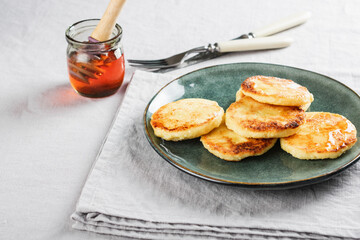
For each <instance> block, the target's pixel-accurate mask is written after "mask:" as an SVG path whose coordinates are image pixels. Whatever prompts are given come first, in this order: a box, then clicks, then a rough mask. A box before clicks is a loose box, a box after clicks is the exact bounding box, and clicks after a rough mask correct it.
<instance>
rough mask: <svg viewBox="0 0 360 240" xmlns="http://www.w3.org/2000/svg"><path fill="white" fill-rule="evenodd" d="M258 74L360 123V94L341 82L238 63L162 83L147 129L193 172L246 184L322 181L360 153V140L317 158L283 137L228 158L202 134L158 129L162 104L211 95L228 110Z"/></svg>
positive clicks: (155, 143) (157, 145)
mask: <svg viewBox="0 0 360 240" xmlns="http://www.w3.org/2000/svg"><path fill="white" fill-rule="evenodd" d="M254 75H265V76H275V77H280V78H287V79H292V80H293V81H295V82H297V83H299V84H301V85H303V86H305V87H307V88H308V89H309V91H310V92H311V93H312V94H313V95H314V98H315V100H314V102H313V103H312V105H311V107H310V109H309V110H308V111H325V112H332V113H338V114H341V115H343V116H345V117H346V118H348V119H349V120H350V121H351V122H352V123H353V124H354V125H355V126H356V127H357V129H360V117H359V116H360V97H359V96H358V95H357V94H356V93H355V92H354V91H352V90H351V89H349V88H348V87H346V86H345V85H343V84H342V83H340V82H338V81H336V80H334V79H332V78H330V77H327V76H324V75H321V74H318V73H314V72H310V71H306V70H302V69H298V68H293V67H288V66H281V65H273V64H264V63H237V64H226V65H218V66H214V67H208V68H204V69H200V70H197V71H194V72H191V73H189V74H186V75H184V76H181V77H179V78H177V79H175V80H173V81H171V82H170V83H169V84H167V85H166V86H165V87H163V88H162V89H161V90H160V91H159V92H158V93H157V94H156V95H155V96H154V97H153V98H152V99H151V101H150V102H149V104H148V105H147V107H146V109H145V113H144V124H145V132H146V136H147V138H148V140H149V142H150V144H151V146H152V147H153V148H154V149H155V151H156V152H157V153H158V154H160V156H162V157H163V158H164V159H165V160H166V161H168V162H169V163H171V164H172V165H173V166H175V167H177V168H179V169H180V170H182V171H184V172H187V173H189V174H191V175H193V176H196V177H199V178H202V179H206V180H209V181H212V182H217V183H224V184H233V185H237V186H240V187H246V188H262V189H284V188H293V187H300V186H305V185H309V184H313V183H318V182H321V181H324V180H326V179H329V178H330V177H333V176H335V175H336V174H338V173H340V172H341V171H342V170H344V169H346V168H347V167H349V166H351V165H352V164H354V163H355V162H356V161H357V160H358V159H359V157H360V141H358V142H357V143H356V144H355V146H354V147H353V148H351V149H350V150H349V151H347V152H346V153H344V154H343V155H342V156H340V157H339V158H337V159H326V160H314V161H306V160H299V159H296V158H294V157H292V156H291V155H290V154H288V153H286V152H284V151H283V150H282V149H281V148H280V146H279V142H278V143H277V144H276V145H275V147H273V148H272V149H271V150H269V151H268V152H267V153H265V154H264V155H261V156H257V157H249V158H246V159H244V160H242V161H240V162H226V161H224V160H221V159H220V158H217V157H215V156H214V155H212V154H211V153H209V152H208V151H207V150H206V149H205V148H204V147H203V146H202V144H201V142H200V140H199V139H198V138H197V139H193V140H187V141H182V142H170V141H165V140H163V139H161V138H158V137H156V136H155V135H154V132H153V129H152V127H151V125H150V118H151V115H152V114H153V113H154V112H155V111H156V110H157V109H158V108H159V107H161V106H162V105H164V104H166V103H169V102H172V101H175V100H179V99H183V98H206V99H210V100H214V101H216V102H218V103H219V105H220V106H221V107H223V108H224V109H225V110H226V109H227V108H228V106H229V105H230V104H231V103H232V102H234V101H235V93H236V91H237V90H238V89H239V87H240V85H241V83H242V81H243V80H245V79H246V78H248V77H250V76H254ZM358 134H359V133H358ZM358 138H359V136H358Z"/></svg>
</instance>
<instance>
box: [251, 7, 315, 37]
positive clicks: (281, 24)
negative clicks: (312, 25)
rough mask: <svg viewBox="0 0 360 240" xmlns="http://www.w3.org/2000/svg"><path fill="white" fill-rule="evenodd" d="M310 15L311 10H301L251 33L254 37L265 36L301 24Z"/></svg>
mask: <svg viewBox="0 0 360 240" xmlns="http://www.w3.org/2000/svg"><path fill="white" fill-rule="evenodd" d="M310 17H311V12H301V13H297V14H295V15H291V16H289V17H286V18H284V19H282V20H280V21H277V22H275V23H273V24H271V25H268V26H266V27H264V28H261V29H258V30H257V31H254V32H253V34H254V35H255V37H266V36H270V35H273V34H275V33H278V32H282V31H284V30H286V29H289V28H293V27H295V26H298V25H300V24H303V23H305V22H306V20H308V19H309V18H310Z"/></svg>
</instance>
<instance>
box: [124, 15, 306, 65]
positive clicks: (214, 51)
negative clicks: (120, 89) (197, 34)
mask: <svg viewBox="0 0 360 240" xmlns="http://www.w3.org/2000/svg"><path fill="white" fill-rule="evenodd" d="M310 17H311V13H310V12H308V11H304V12H299V13H296V14H293V15H290V16H287V17H285V18H283V19H281V20H279V21H277V22H274V23H272V24H270V25H267V26H265V27H263V28H261V29H258V30H257V31H254V32H250V33H248V34H243V35H241V36H240V37H237V38H235V39H232V41H231V42H233V43H232V44H230V45H232V46H233V49H230V51H226V50H225V49H224V48H221V47H219V45H221V44H219V43H218V44H209V45H207V46H204V47H198V48H193V49H190V50H189V51H186V52H183V53H180V54H177V55H174V56H172V57H169V58H164V59H158V60H133V59H129V60H128V62H129V63H130V65H131V66H134V67H141V68H146V69H147V70H154V69H155V68H158V69H162V68H168V69H170V68H173V67H176V66H178V65H180V64H181V63H183V62H186V63H187V64H190V65H192V64H194V63H197V62H199V61H205V60H209V59H212V58H215V57H219V56H221V55H223V54H224V53H225V52H232V51H247V50H261V49H273V48H280V47H279V46H278V47H272V46H268V47H265V46H263V47H262V48H261V47H259V46H258V48H256V49H252V48H251V47H250V46H248V47H249V49H246V48H241V49H240V50H239V49H236V48H235V46H234V45H236V44H237V43H239V44H240V42H236V41H237V40H238V39H241V40H240V41H241V42H243V44H244V45H247V44H248V43H252V44H254V45H256V44H257V43H258V44H260V43H259V42H257V41H260V42H261V43H264V42H262V41H267V40H266V39H265V40H258V39H260V38H267V37H269V36H271V35H273V34H276V33H279V32H282V31H285V30H287V29H290V28H293V27H295V26H298V25H301V24H303V23H305V22H306V21H307V20H308V19H309V18H310ZM255 37H256V38H255ZM249 39H252V40H251V42H249ZM246 40H247V41H246ZM277 40H279V39H277ZM287 40H288V41H285V42H287V44H288V45H289V44H290V43H289V42H291V41H289V39H287ZM223 43H224V44H225V45H227V42H223ZM287 44H284V45H285V47H286V46H288V45H287ZM260 45H261V44H260ZM194 53H197V54H196V55H195V56H193V57H191V58H189V55H191V54H194Z"/></svg>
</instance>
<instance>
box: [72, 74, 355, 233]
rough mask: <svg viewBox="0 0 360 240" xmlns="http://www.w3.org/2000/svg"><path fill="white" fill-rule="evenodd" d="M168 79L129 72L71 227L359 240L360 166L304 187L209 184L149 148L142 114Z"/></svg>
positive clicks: (108, 231) (117, 230)
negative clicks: (267, 188) (270, 188)
mask: <svg viewBox="0 0 360 240" xmlns="http://www.w3.org/2000/svg"><path fill="white" fill-rule="evenodd" d="M172 79H173V77H172V76H169V75H164V74H163V75H161V74H155V73H148V72H141V71H137V72H135V74H134V76H133V78H132V81H131V83H130V85H129V86H128V89H127V92H126V95H125V97H124V100H123V103H122V105H121V107H120V108H119V111H118V113H117V116H116V117H115V119H114V123H113V126H112V128H111V129H110V131H109V133H108V135H107V137H106V139H105V141H104V144H103V147H102V149H101V150H100V152H99V155H98V157H97V159H96V162H95V164H94V166H93V169H92V171H91V173H90V174H89V176H88V179H87V181H86V183H85V185H84V188H83V190H82V193H81V196H80V198H79V201H78V204H77V206H76V211H75V213H74V214H73V215H72V216H71V217H72V219H73V220H74V224H73V227H74V228H76V229H80V230H88V231H93V232H97V233H103V234H111V235H118V236H123V237H131V238H136V239H328V238H331V239H360V202H359V199H360V166H359V164H355V165H354V166H352V167H351V168H350V169H348V170H347V171H344V172H343V173H342V174H340V175H339V176H337V177H335V178H332V179H330V180H329V181H326V182H324V183H321V184H317V185H312V186H309V187H305V188H299V189H292V190H282V191H262V190H243V189H240V188H237V187H234V186H225V185H220V184H215V183H210V182H207V181H204V180H201V179H198V178H196V177H193V176H190V175H188V174H186V173H183V172H182V171H180V170H178V169H176V168H174V167H173V166H171V165H170V164H169V163H167V162H166V161H165V160H163V159H162V158H161V157H160V156H158V155H157V154H156V152H155V151H154V150H153V149H152V148H151V146H150V145H149V143H148V142H147V140H146V138H145V134H144V130H143V112H144V109H145V106H146V104H147V103H148V101H149V100H150V99H151V97H152V96H153V95H154V94H155V93H156V92H157V91H158V90H159V89H160V88H161V87H162V86H164V85H165V84H166V83H167V82H169V81H170V80H172Z"/></svg>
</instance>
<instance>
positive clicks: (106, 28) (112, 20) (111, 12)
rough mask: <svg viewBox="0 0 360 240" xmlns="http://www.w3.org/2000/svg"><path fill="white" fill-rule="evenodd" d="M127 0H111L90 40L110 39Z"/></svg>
mask: <svg viewBox="0 0 360 240" xmlns="http://www.w3.org/2000/svg"><path fill="white" fill-rule="evenodd" d="M125 1H126V0H110V3H109V5H108V6H107V8H106V10H105V12H104V15H103V16H102V18H101V19H100V22H99V23H98V25H97V26H96V28H95V29H94V31H93V32H92V34H91V36H90V37H89V41H90V42H103V41H106V40H109V39H110V36H111V33H112V31H113V29H114V27H115V24H116V19H117V17H118V16H119V14H120V11H121V9H122V7H123V6H124V3H125Z"/></svg>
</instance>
